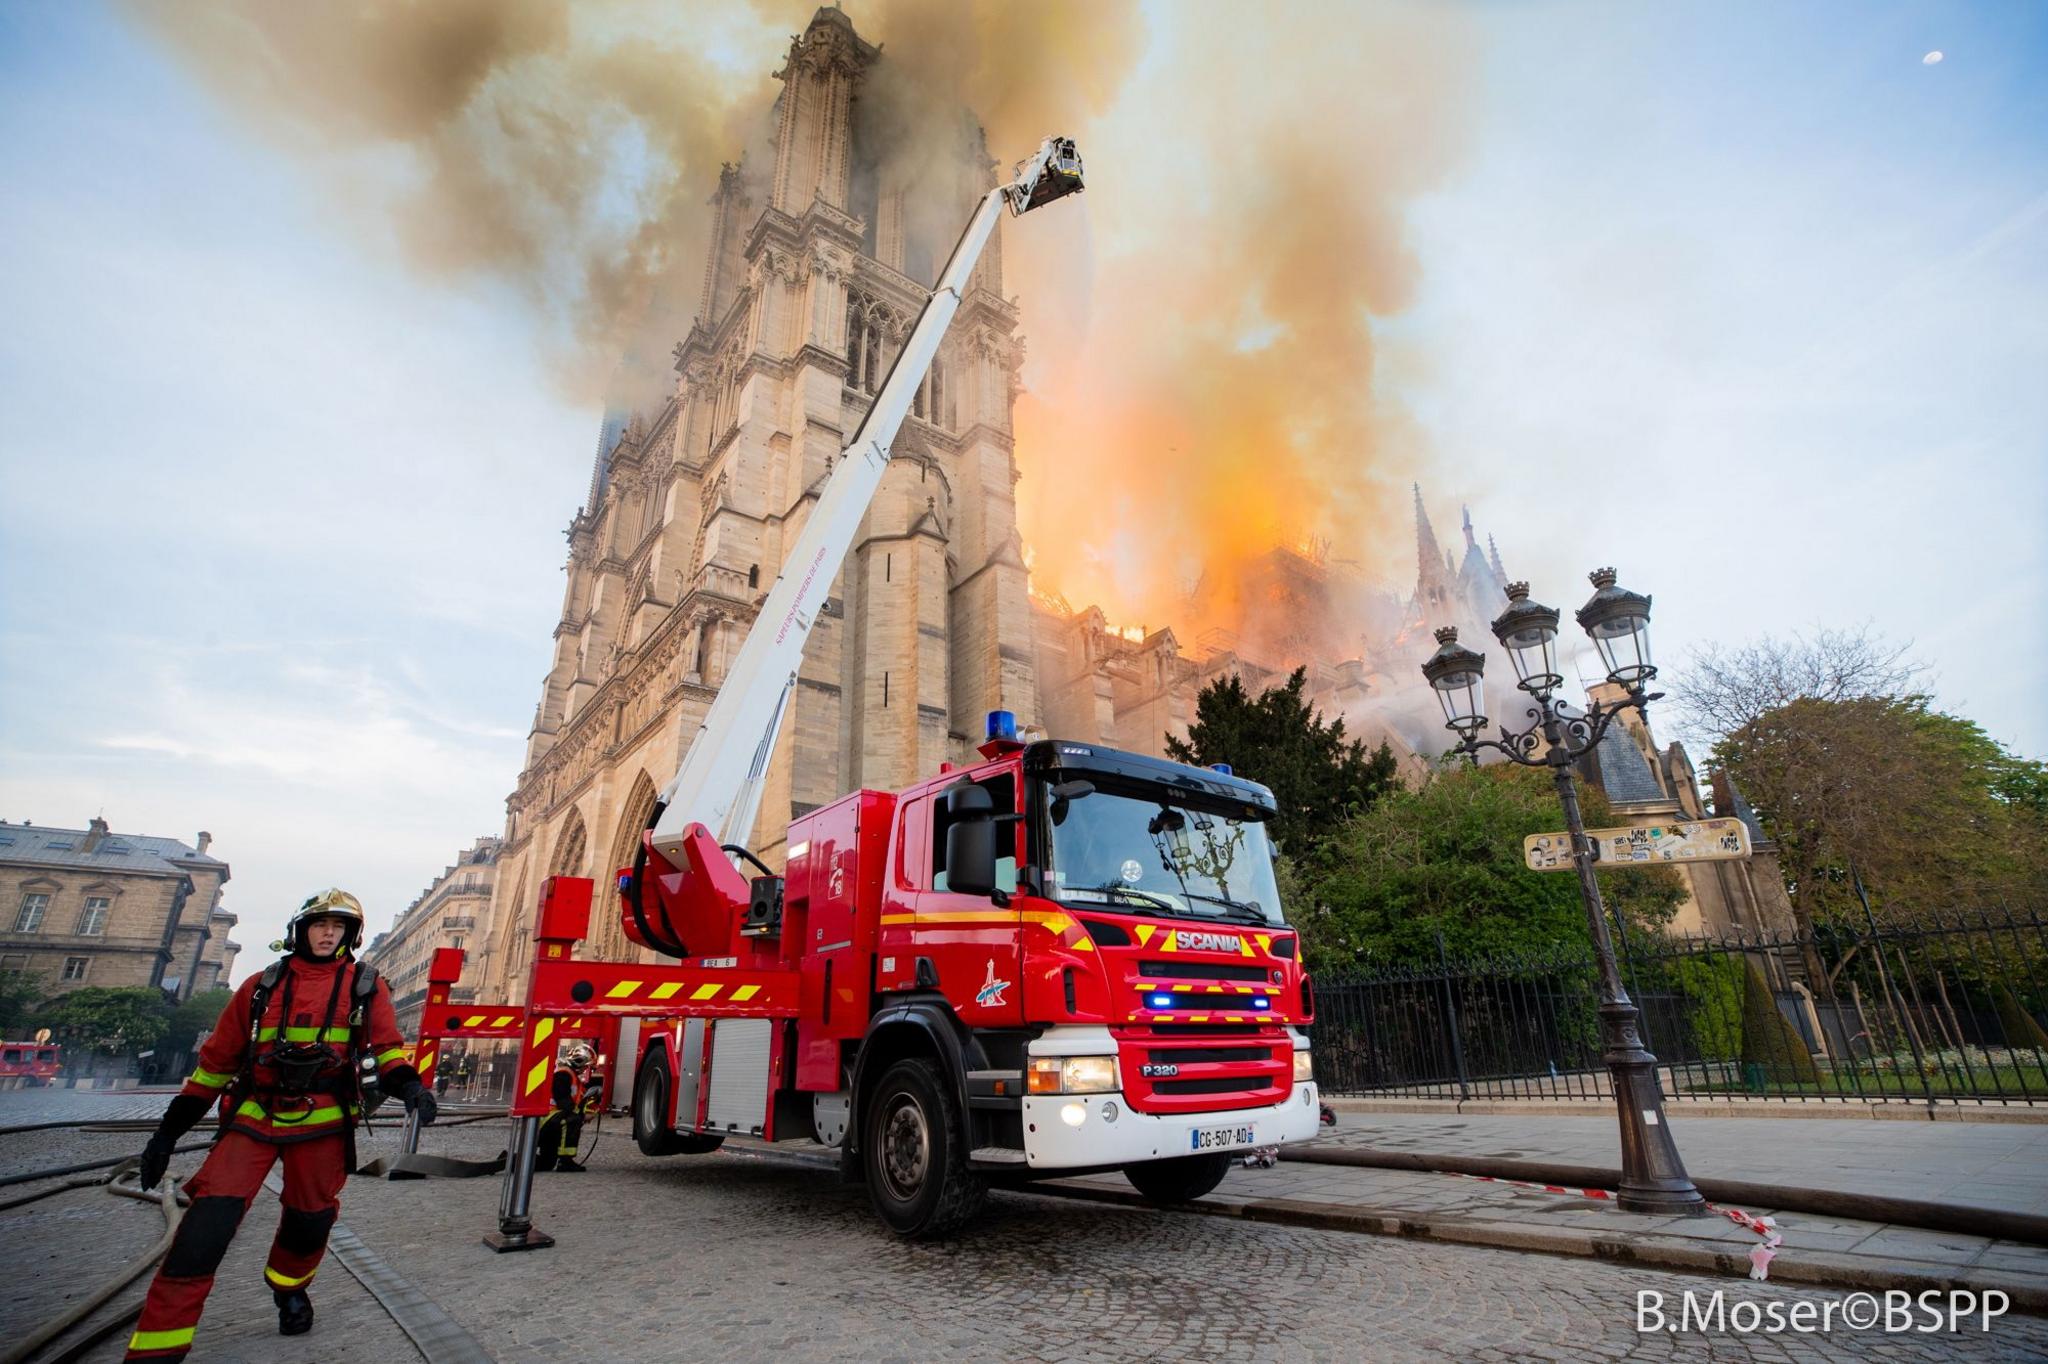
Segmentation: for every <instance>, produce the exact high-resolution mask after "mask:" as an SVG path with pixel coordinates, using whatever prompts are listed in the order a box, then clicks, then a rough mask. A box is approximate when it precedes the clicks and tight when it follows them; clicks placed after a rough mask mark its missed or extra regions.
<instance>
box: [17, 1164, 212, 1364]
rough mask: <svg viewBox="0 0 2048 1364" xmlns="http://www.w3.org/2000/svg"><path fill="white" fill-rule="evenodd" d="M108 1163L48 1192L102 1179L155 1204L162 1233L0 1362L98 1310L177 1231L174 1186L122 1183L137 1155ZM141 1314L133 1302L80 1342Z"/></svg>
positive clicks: (23, 1355)
mask: <svg viewBox="0 0 2048 1364" xmlns="http://www.w3.org/2000/svg"><path fill="white" fill-rule="evenodd" d="M178 1149H179V1150H181V1151H186V1150H195V1149H198V1148H197V1147H191V1146H184V1147H179V1148H178ZM112 1163H113V1164H114V1166H115V1170H114V1173H113V1175H112V1176H111V1177H110V1178H109V1179H107V1180H105V1181H101V1180H85V1181H81V1180H72V1181H70V1182H69V1183H67V1184H64V1185H62V1186H60V1187H59V1188H57V1189H51V1190H49V1191H48V1193H60V1192H62V1191H63V1190H64V1189H71V1188H78V1187H80V1186H81V1185H82V1184H97V1183H102V1182H104V1183H105V1184H106V1188H107V1192H108V1193H112V1194H119V1195H121V1196H123V1197H125V1198H139V1199H141V1200H142V1201H143V1202H145V1203H155V1204H156V1205H157V1206H158V1207H160V1208H162V1209H163V1214H164V1234H163V1235H162V1236H161V1237H160V1238H159V1239H158V1240H157V1243H156V1244H155V1245H153V1246H151V1247H150V1248H149V1249H148V1250H146V1251H144V1252H143V1253H142V1254H141V1255H139V1256H137V1257H136V1258H135V1259H134V1260H132V1261H130V1262H129V1263H128V1264H127V1265H124V1266H123V1267H122V1268H121V1270H120V1272H119V1273H117V1274H116V1275H115V1276H114V1277H112V1278H110V1279H108V1280H107V1281H106V1282H105V1283H103V1284H101V1285H100V1286H99V1288H97V1289H95V1290H94V1291H93V1292H92V1293H91V1294H89V1295H88V1296H87V1297H86V1298H85V1299H84V1300H83V1301H81V1302H79V1303H78V1304H77V1305H75V1306H73V1307H72V1308H70V1309H69V1310H68V1311H66V1312H64V1313H63V1315H61V1316H57V1317H53V1318H51V1319H50V1320H49V1321H46V1322H44V1323H43V1324H42V1325H41V1326H39V1327H37V1328H36V1329H35V1330H34V1331H32V1332H30V1333H29V1334H28V1335H27V1336H25V1337H23V1338H22V1339H21V1340H20V1341H19V1342H18V1343H16V1344H15V1345H13V1346H12V1347H10V1348H9V1349H8V1351H7V1353H6V1354H4V1355H0V1364H21V1361H23V1360H25V1359H27V1358H28V1357H29V1356H30V1355H33V1354H34V1353H35V1352H36V1351H38V1350H40V1349H42V1348H43V1347H44V1346H45V1345H48V1344H49V1343H50V1342H51V1341H53V1340H55V1339H56V1338H57V1337H58V1336H61V1335H63V1334H64V1333H65V1332H66V1331H69V1330H70V1329H71V1328H72V1327H74V1326H76V1325H78V1324H79V1323H80V1322H82V1321H84V1320H85V1319H86V1318H87V1317H89V1316H91V1315H92V1314H93V1313H95V1312H97V1311H99V1310H100V1308H101V1307H103V1306H105V1305H106V1303H107V1301H108V1300H109V1299H111V1298H112V1297H113V1296H114V1295H115V1294H116V1293H119V1292H120V1291H121V1290H122V1289H124V1288H126V1287H127V1286H128V1285H129V1284H131V1283H133V1282H134V1281H135V1280H136V1279H138V1278H140V1277H141V1276H142V1274H143V1273H144V1272H145V1271H146V1270H149V1269H152V1268H154V1267H155V1266H156V1262H157V1261H158V1260H161V1259H163V1257H164V1253H165V1252H166V1251H168V1250H169V1249H170V1248H171V1240H172V1238H173V1237H175V1236H176V1235H177V1234H178V1223H179V1222H180V1221H182V1220H183V1218H184V1216H185V1210H184V1206H183V1204H182V1203H181V1202H180V1195H179V1194H178V1192H177V1186H176V1185H175V1184H174V1183H172V1181H171V1180H169V1179H168V1178H166V1179H165V1180H164V1181H163V1182H162V1183H161V1184H159V1185H158V1187H157V1191H156V1192H155V1193H153V1194H152V1193H147V1192H145V1191H144V1190H142V1189H140V1188H138V1187H135V1186H134V1185H130V1184H124V1183H123V1182H122V1180H123V1179H125V1178H126V1177H127V1176H128V1175H130V1174H132V1173H133V1172H134V1169H135V1166H136V1165H137V1163H138V1158H137V1157H135V1156H127V1157H124V1158H122V1159H121V1160H118V1161H115V1162H112ZM45 1196H46V1195H45V1194H36V1195H35V1196H34V1197H31V1198H22V1199H16V1200H14V1202H12V1203H10V1204H8V1205H7V1206H9V1207H18V1206H19V1205H21V1204H22V1203H32V1202H34V1201H35V1200H36V1199H37V1198H42V1197H45ZM141 1315H142V1305H141V1304H140V1303H137V1304H136V1305H135V1307H134V1309H133V1310H132V1311H130V1312H127V1313H125V1314H124V1315H122V1316H119V1317H117V1318H115V1319H114V1320H113V1321H112V1322H109V1323H107V1324H106V1325H104V1326H103V1327H102V1328H101V1329H100V1330H99V1331H97V1332H95V1333H94V1334H93V1336H92V1339H91V1340H89V1341H86V1342H83V1345H84V1346H90V1345H91V1344H92V1343H93V1342H95V1341H98V1340H100V1339H102V1338H103V1337H104V1336H106V1335H107V1334H108V1333H110V1332H112V1331H114V1330H117V1329H119V1328H120V1327H123V1326H126V1325H127V1324H128V1323H129V1322H130V1321H133V1320H134V1319H135V1318H136V1317H139V1316H141Z"/></svg>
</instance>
